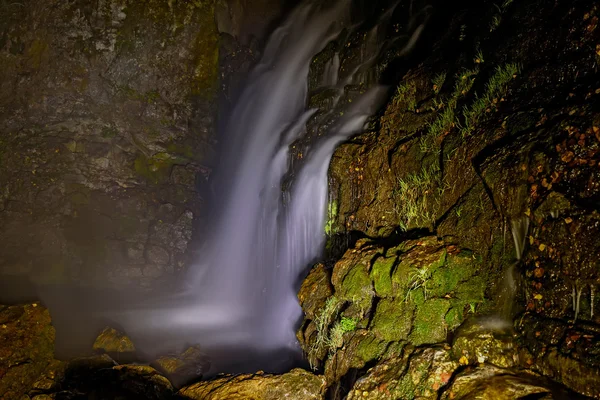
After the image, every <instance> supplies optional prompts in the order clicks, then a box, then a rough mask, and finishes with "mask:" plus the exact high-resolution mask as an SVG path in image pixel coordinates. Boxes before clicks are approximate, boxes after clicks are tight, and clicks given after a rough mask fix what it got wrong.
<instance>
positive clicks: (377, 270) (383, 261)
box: [371, 257, 396, 297]
mask: <svg viewBox="0 0 600 400" xmlns="http://www.w3.org/2000/svg"><path fill="white" fill-rule="evenodd" d="M395 262H396V258H395V257H390V258H384V257H379V258H378V259H377V260H376V261H375V263H374V264H373V267H372V268H371V279H372V280H373V285H374V286H375V293H377V295H378V296H379V297H388V296H391V295H392V268H393V267H394V263H395Z"/></svg>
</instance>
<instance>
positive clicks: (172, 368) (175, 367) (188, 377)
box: [152, 346, 210, 387]
mask: <svg viewBox="0 0 600 400" xmlns="http://www.w3.org/2000/svg"><path fill="white" fill-rule="evenodd" d="M152 365H153V366H154V367H155V368H156V369H157V370H159V371H160V372H161V373H163V374H164V375H165V376H166V377H168V378H169V380H170V381H171V382H172V383H173V385H174V386H176V387H181V386H183V385H184V384H187V383H190V382H191V381H193V380H199V379H201V378H202V376H203V375H204V374H206V373H207V372H208V370H209V369H210V360H209V359H208V357H207V355H206V354H204V353H203V352H202V350H201V349H200V347H199V346H191V347H189V348H188V349H186V350H185V351H184V352H183V353H181V354H178V355H172V356H162V357H160V358H158V359H157V360H156V361H154V362H153V363H152Z"/></svg>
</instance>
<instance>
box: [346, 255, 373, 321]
mask: <svg viewBox="0 0 600 400" xmlns="http://www.w3.org/2000/svg"><path fill="white" fill-rule="evenodd" d="M340 289H341V290H340V298H342V299H343V300H347V301H351V302H353V303H357V304H358V305H359V306H360V308H361V309H363V310H368V309H369V307H370V306H371V298H372V297H373V287H372V285H371V278H370V277H369V273H368V272H367V268H366V266H365V265H364V264H357V265H355V266H354V267H352V268H351V269H350V271H348V273H347V274H346V276H345V277H344V279H343V281H342V284H341V288H340Z"/></svg>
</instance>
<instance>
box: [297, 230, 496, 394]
mask: <svg viewBox="0 0 600 400" xmlns="http://www.w3.org/2000/svg"><path fill="white" fill-rule="evenodd" d="M329 280H331V285H332V286H333V292H332V294H331V295H330V296H325V295H326V294H327V292H322V294H319V295H317V293H316V291H315V288H316V287H320V288H327V287H328V284H329V282H328V281H329ZM488 285H489V282H488V281H487V279H486V274H485V266H483V265H482V264H481V258H480V257H478V256H477V255H476V254H473V253H472V252H461V251H460V250H459V249H458V248H456V247H451V248H448V247H446V246H445V245H444V244H443V243H442V242H440V241H438V240H437V239H436V238H434V237H426V238H423V239H420V240H413V241H407V242H404V243H403V244H402V245H400V246H397V247H393V248H385V247H379V246H376V245H372V244H371V245H369V243H368V242H364V241H363V242H359V244H358V245H357V248H355V249H351V250H349V251H348V252H347V253H346V255H345V256H344V257H343V258H342V259H341V260H340V261H338V262H337V263H336V264H335V266H334V268H333V270H332V271H331V273H328V271H326V270H324V269H323V268H322V267H317V268H316V269H314V270H313V271H312V272H311V273H310V274H309V276H308V278H307V279H306V280H305V283H304V285H303V286H302V288H301V290H300V293H299V298H300V299H301V304H302V305H303V307H304V309H305V314H306V319H305V321H304V322H303V324H302V326H301V328H300V331H299V332H298V337H299V339H300V342H301V344H302V346H303V348H304V350H305V352H306V353H307V354H308V357H309V361H310V362H311V363H312V364H313V365H314V366H315V367H317V366H320V365H324V367H325V375H326V377H327V379H328V381H329V382H330V383H333V382H337V381H338V380H339V379H341V378H342V377H343V376H344V375H346V373H348V371H349V370H350V369H360V368H363V367H365V366H366V365H367V364H368V363H370V362H372V361H374V360H377V359H379V358H380V357H382V356H383V355H385V354H386V352H388V351H395V350H394V349H401V348H402V347H404V346H406V345H411V346H420V345H424V344H434V343H441V342H445V341H446V338H447V335H448V333H449V332H451V331H452V330H454V329H455V328H456V327H458V326H459V325H460V324H461V323H462V322H463V321H464V320H465V318H466V317H467V316H469V315H474V314H475V313H479V312H481V311H485V310H486V309H489V300H486V295H485V293H486V288H487V287H488ZM307 298H310V299H311V300H312V302H308V301H306V300H303V299H307ZM317 301H319V303H316V302H317Z"/></svg>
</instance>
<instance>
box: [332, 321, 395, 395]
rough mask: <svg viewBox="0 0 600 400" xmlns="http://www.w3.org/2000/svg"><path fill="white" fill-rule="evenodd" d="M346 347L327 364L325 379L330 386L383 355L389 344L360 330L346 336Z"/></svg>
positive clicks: (337, 352) (368, 332)
mask: <svg viewBox="0 0 600 400" xmlns="http://www.w3.org/2000/svg"><path fill="white" fill-rule="evenodd" d="M344 338H345V342H347V343H344V346H343V347H342V348H341V349H339V350H338V351H336V352H335V353H334V354H333V355H332V356H331V357H330V358H329V359H327V361H326V363H325V377H326V379H327V382H328V383H329V384H332V383H334V382H337V381H338V380H339V379H340V378H342V377H343V376H344V375H346V374H347V373H348V371H350V369H361V368H364V367H365V365H366V364H367V363H368V362H370V361H372V360H375V359H377V358H378V357H379V356H381V355H382V354H383V352H384V351H385V349H386V347H387V342H386V341H384V340H381V339H380V338H378V337H376V336H375V335H374V334H373V333H371V332H370V331H368V330H365V329H360V330H356V331H353V332H349V333H346V334H345V335H344Z"/></svg>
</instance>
